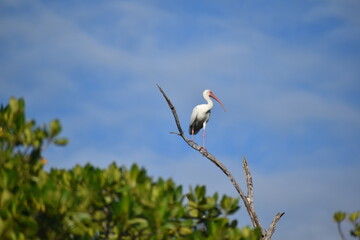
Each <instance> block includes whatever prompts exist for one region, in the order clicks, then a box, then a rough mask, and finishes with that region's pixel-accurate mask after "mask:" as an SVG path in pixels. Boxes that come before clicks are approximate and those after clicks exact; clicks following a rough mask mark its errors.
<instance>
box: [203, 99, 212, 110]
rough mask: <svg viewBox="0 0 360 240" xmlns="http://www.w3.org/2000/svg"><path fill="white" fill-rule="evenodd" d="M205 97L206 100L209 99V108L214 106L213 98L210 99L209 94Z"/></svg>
mask: <svg viewBox="0 0 360 240" xmlns="http://www.w3.org/2000/svg"><path fill="white" fill-rule="evenodd" d="M204 98H205V100H206V101H207V104H206V105H207V107H208V108H209V110H210V109H211V108H212V107H213V105H214V103H213V101H211V99H210V97H209V96H205V97H204Z"/></svg>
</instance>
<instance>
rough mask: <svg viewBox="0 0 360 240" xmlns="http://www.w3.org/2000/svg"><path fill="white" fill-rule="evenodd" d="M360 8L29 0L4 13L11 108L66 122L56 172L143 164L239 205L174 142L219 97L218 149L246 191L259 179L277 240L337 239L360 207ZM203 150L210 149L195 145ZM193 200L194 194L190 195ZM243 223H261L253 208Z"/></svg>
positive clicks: (258, 191) (213, 141) (4, 85)
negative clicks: (341, 217) (18, 100)
mask: <svg viewBox="0 0 360 240" xmlns="http://www.w3.org/2000/svg"><path fill="white" fill-rule="evenodd" d="M359 10H360V2H359V1H357V0H342V1H337V0H326V1H321V0H316V1H313V0H312V1H235V0H226V1H196V2H195V1H75V2H74V1H36V0H34V1H23V0H15V1H10V0H5V1H1V3H0V52H1V54H0V86H1V87H0V102H1V103H6V102H7V101H8V99H9V97H10V96H18V97H20V96H22V97H24V98H25V100H26V103H27V116H28V118H35V119H36V120H37V121H38V123H44V122H49V121H50V120H52V119H54V118H59V119H60V120H61V122H62V124H63V134H62V135H63V136H66V137H68V138H69V139H70V143H69V145H68V146H67V147H65V148H55V147H53V148H49V149H48V150H47V151H46V152H45V156H46V157H47V159H48V162H49V163H48V166H47V167H48V168H50V167H67V168H68V167H72V166H74V165H75V164H85V163H86V162H90V163H92V164H94V165H97V166H100V167H106V166H107V165H108V164H110V163H111V162H113V161H116V162H117V163H118V164H119V165H126V166H130V165H131V164H132V163H134V162H136V163H138V164H140V165H141V166H144V167H146V168H147V170H148V172H149V174H150V175H152V176H154V177H159V176H162V177H166V178H167V177H171V178H173V179H174V180H175V181H176V182H178V183H179V184H184V185H185V186H189V185H196V184H206V185H207V187H208V190H209V192H214V191H218V192H220V193H226V194H229V195H231V196H236V192H235V190H234V189H233V187H232V185H231V184H230V182H229V181H228V180H227V179H226V177H225V176H224V175H223V174H222V173H221V172H220V171H219V170H218V169H217V168H216V167H215V166H213V165H212V164H211V163H210V162H209V161H207V160H206V159H205V158H203V157H201V156H200V155H199V154H198V153H197V152H195V151H193V150H192V149H190V148H189V147H187V145H186V144H185V143H184V142H182V140H181V139H180V138H179V137H177V136H176V135H172V134H169V132H171V131H176V126H175V123H174V120H173V117H172V114H171V112H170V110H169V109H168V107H167V105H166V102H165V101H164V99H163V97H162V95H161V94H160V92H159V91H158V89H157V88H156V84H159V85H160V86H161V87H162V88H163V89H164V90H165V92H166V93H167V94H168V96H169V97H170V99H171V100H172V102H173V104H174V105H175V107H176V109H177V111H178V114H179V117H180V120H181V123H182V127H183V128H184V129H187V127H188V121H189V118H190V114H191V111H192V108H193V107H194V106H195V105H197V104H200V103H203V102H204V100H203V99H202V91H203V90H204V89H211V90H213V92H214V93H215V94H216V95H217V97H218V98H220V99H221V100H222V102H223V103H224V104H225V106H226V108H227V110H228V111H227V112H226V113H224V112H223V111H222V108H221V106H220V105H219V104H217V103H215V105H214V108H213V111H212V116H211V120H210V122H209V123H208V127H207V149H208V150H209V151H210V152H211V153H213V154H214V155H215V156H217V157H218V158H219V159H220V160H221V161H222V162H223V163H224V164H225V166H227V167H228V168H229V169H230V170H231V171H232V172H233V174H234V175H235V176H237V179H238V181H239V182H240V184H241V185H242V186H244V179H243V174H242V169H241V158H242V156H246V157H247V158H248V162H249V165H250V168H251V170H252V172H253V178H254V184H255V208H256V209H257V211H258V215H259V217H260V221H261V222H262V224H263V226H264V227H268V225H269V224H270V222H271V220H272V218H273V216H274V215H275V214H276V213H277V212H279V211H285V212H286V214H285V215H284V217H283V218H282V219H281V221H280V222H279V225H278V228H277V231H276V232H275V235H274V237H273V239H275V240H277V239H295V240H297V239H299V240H300V239H319V240H320V239H330V240H332V239H334V240H335V239H339V237H338V235H337V232H336V226H335V224H334V223H333V222H332V214H333V212H334V211H337V210H345V211H355V210H359V202H358V200H359V198H360V191H359V189H360V188H359V182H360V174H359V172H360V147H359V146H360V94H359V90H360V67H359V66H360V30H359V29H360V15H359V14H358V13H359ZM195 140H196V141H199V142H201V137H200V136H197V137H196V138H195ZM185 189H186V187H185ZM238 218H239V219H240V224H241V225H243V226H244V225H247V224H250V221H249V219H248V217H247V215H246V212H245V210H243V209H242V210H241V211H240V213H239V215H238Z"/></svg>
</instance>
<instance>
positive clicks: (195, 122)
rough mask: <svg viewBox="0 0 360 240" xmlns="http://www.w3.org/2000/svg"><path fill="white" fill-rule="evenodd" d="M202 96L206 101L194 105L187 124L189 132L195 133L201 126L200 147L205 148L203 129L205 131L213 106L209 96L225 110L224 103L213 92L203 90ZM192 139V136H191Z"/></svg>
mask: <svg viewBox="0 0 360 240" xmlns="http://www.w3.org/2000/svg"><path fill="white" fill-rule="evenodd" d="M203 96H204V98H205V100H206V101H207V104H200V105H197V106H195V107H194V109H193V111H192V114H191V117H190V126H189V134H190V135H195V134H197V133H198V132H199V131H200V129H201V128H203V134H202V140H203V146H202V148H203V149H205V131H206V123H207V122H208V121H209V119H210V113H211V108H212V107H213V105H214V104H213V102H212V101H211V99H210V97H212V98H213V99H215V100H216V101H218V102H219V103H220V104H221V106H222V107H223V109H224V111H225V112H226V109H225V106H224V104H222V102H221V101H220V100H219V99H218V98H217V97H215V95H214V93H213V92H212V91H210V90H205V91H204V92H203ZM192 140H194V136H193V138H192Z"/></svg>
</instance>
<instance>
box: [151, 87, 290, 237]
mask: <svg viewBox="0 0 360 240" xmlns="http://www.w3.org/2000/svg"><path fill="white" fill-rule="evenodd" d="M157 87H158V88H159V90H160V92H161V93H162V95H163V96H164V98H165V100H166V102H167V103H168V105H169V108H170V109H171V111H172V113H173V116H174V119H175V123H176V126H177V128H178V130H179V132H178V133H176V134H177V135H179V136H180V137H182V139H183V140H184V141H185V142H186V143H187V144H188V145H189V146H190V147H192V148H194V149H195V150H197V151H199V152H200V153H201V154H202V155H203V156H205V157H206V158H207V159H209V160H210V161H211V162H213V163H214V164H215V165H216V166H217V167H218V168H220V169H221V171H222V172H223V173H224V174H225V175H226V176H227V177H228V178H229V180H230V181H231V183H232V184H233V186H234V187H235V189H236V191H237V192H238V194H239V196H240V198H241V199H242V201H243V202H244V205H245V207H246V210H247V212H248V214H249V217H250V219H251V222H252V224H253V226H254V227H255V228H258V229H259V230H260V232H261V235H262V239H263V240H270V239H271V237H272V235H273V233H274V231H275V228H276V225H277V223H278V221H279V220H280V218H281V217H282V216H283V215H284V212H282V213H278V214H276V216H275V217H274V219H273V221H272V222H271V224H270V226H269V228H268V229H267V230H264V229H263V227H262V226H261V224H260V222H259V218H258V216H257V213H256V211H255V208H254V201H253V200H254V195H253V181H252V177H251V173H250V169H249V166H248V163H247V161H246V158H245V157H244V158H243V169H244V172H245V176H246V186H247V194H245V193H244V192H243V191H242V189H241V188H240V186H239V184H238V183H237V182H236V180H235V178H234V177H233V175H232V174H231V173H230V171H229V170H228V169H227V168H226V167H225V166H224V165H223V164H222V163H221V162H220V161H219V160H218V159H217V158H216V157H215V156H214V155H212V154H211V153H210V152H208V151H207V150H206V149H205V148H204V147H200V146H199V145H198V144H196V143H195V142H194V141H193V140H189V139H188V138H187V137H186V136H185V134H184V131H183V130H182V128H181V125H180V121H179V118H178V115H177V113H176V109H175V107H174V105H173V104H172V103H171V101H170V99H169V98H168V96H167V95H166V94H165V92H164V91H163V90H162V88H161V87H160V86H159V85H157ZM206 91H209V90H205V91H204V98H205V95H206ZM210 93H211V91H210ZM210 93H209V94H208V95H209V96H210ZM205 99H206V98H205ZM214 99H216V100H218V99H217V98H216V97H215V98H214ZM218 101H219V100H218ZM219 102H220V101H219ZM208 103H209V101H208ZM220 104H221V105H222V106H223V104H222V103H221V102H220ZM210 105H211V107H212V104H210ZM223 108H224V110H225V107H224V106H223ZM195 109H196V107H195V108H194V110H195ZM205 124H206V121H205ZM200 129H201V128H200ZM200 129H199V130H200ZM189 131H190V133H191V131H193V132H194V129H193V130H192V129H191V123H190V129H189ZM173 133H174V132H173Z"/></svg>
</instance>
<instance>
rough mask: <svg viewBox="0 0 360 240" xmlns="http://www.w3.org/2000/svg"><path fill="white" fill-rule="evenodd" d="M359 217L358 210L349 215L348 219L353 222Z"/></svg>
mask: <svg viewBox="0 0 360 240" xmlns="http://www.w3.org/2000/svg"><path fill="white" fill-rule="evenodd" d="M358 218H359V212H353V213H351V214H350V215H349V221H350V222H352V223H354V222H355V221H356V220H357V219H358Z"/></svg>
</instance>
